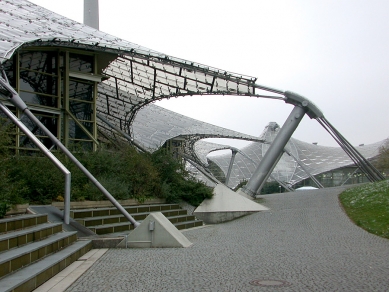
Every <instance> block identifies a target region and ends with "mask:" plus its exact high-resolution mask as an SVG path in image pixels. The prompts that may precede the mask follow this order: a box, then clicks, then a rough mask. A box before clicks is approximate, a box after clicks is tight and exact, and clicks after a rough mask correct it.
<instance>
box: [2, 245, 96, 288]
mask: <svg viewBox="0 0 389 292" xmlns="http://www.w3.org/2000/svg"><path fill="white" fill-rule="evenodd" d="M91 248H92V241H91V240H82V241H77V242H75V243H73V244H72V245H70V246H68V247H66V248H64V249H62V250H61V251H59V252H57V253H54V254H52V255H49V256H47V257H46V258H44V259H42V260H40V261H38V262H36V263H33V264H31V265H29V266H27V267H25V268H23V269H21V270H20V271H17V272H15V273H13V274H10V275H8V276H6V277H4V278H2V279H1V280H0V292H5V291H14V290H15V291H32V290H34V289H35V288H37V287H38V286H40V285H42V284H43V283H44V282H45V281H47V280H48V279H50V278H51V277H53V276H54V275H56V274H57V273H59V272H60V271H62V270H63V269H64V268H66V267H67V266H69V265H70V264H71V263H73V262H74V261H76V260H77V259H78V258H80V257H81V256H83V255H84V254H85V253H86V252H88V251H89V250H90V249H91Z"/></svg>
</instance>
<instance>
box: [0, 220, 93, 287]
mask: <svg viewBox="0 0 389 292" xmlns="http://www.w3.org/2000/svg"><path fill="white" fill-rule="evenodd" d="M91 248H92V242H91V241H90V240H82V241H77V232H62V224H61V223H49V222H48V221H47V215H45V214H44V215H20V216H15V217H12V218H6V219H0V291H1V292H2V291H32V290H34V289H35V288H37V287H38V286H40V285H41V284H43V283H44V282H45V281H47V280H48V279H50V278H51V277H53V276H54V275H55V274H57V273H59V272H60V271H61V270H63V269H64V268H66V267H67V266H69V265H70V264H71V263H73V262H74V261H76V260H77V259H78V258H80V257H81V256H83V255H84V254H85V253H86V252H88V251H89V250H90V249H91Z"/></svg>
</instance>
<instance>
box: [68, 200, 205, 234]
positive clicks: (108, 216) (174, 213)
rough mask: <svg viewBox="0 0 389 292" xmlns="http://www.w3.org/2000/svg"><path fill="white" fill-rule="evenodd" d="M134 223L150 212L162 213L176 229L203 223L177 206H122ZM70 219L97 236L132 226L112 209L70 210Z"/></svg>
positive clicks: (122, 230)
mask: <svg viewBox="0 0 389 292" xmlns="http://www.w3.org/2000/svg"><path fill="white" fill-rule="evenodd" d="M123 207H124V208H125V209H126V210H127V212H128V213H129V214H131V216H133V217H134V219H135V220H136V221H142V220H143V219H145V218H146V217H147V215H149V214H150V213H151V212H162V214H164V215H165V217H166V218H167V219H168V220H169V221H170V222H171V223H173V224H174V225H175V226H176V228H177V229H187V228H192V227H197V226H202V225H203V221H201V220H197V219H196V218H195V217H194V216H193V215H188V212H187V210H185V209H181V208H180V206H179V205H178V204H152V205H137V206H123ZM70 217H72V218H73V219H74V220H75V221H76V222H78V223H80V224H82V225H84V226H85V227H87V228H89V229H90V230H92V231H93V232H95V233H96V234H98V235H102V234H109V233H118V232H125V231H128V230H132V229H133V228H134V226H133V225H132V224H131V223H130V222H128V220H127V219H126V218H125V217H124V216H123V215H122V214H121V213H120V212H119V211H118V210H117V209H116V208H114V207H112V208H111V207H109V208H93V209H91V208H89V209H73V210H70Z"/></svg>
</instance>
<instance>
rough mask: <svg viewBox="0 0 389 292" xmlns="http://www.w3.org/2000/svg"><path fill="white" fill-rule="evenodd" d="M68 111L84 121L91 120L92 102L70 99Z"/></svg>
mask: <svg viewBox="0 0 389 292" xmlns="http://www.w3.org/2000/svg"><path fill="white" fill-rule="evenodd" d="M70 112H71V113H72V114H73V115H74V116H75V117H76V118H77V119H78V120H84V121H91V120H92V113H93V104H91V103H85V102H78V101H70Z"/></svg>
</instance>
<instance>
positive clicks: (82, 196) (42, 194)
mask: <svg viewBox="0 0 389 292" xmlns="http://www.w3.org/2000/svg"><path fill="white" fill-rule="evenodd" d="M5 134H6V131H3V132H1V131H0V141H3V143H0V189H1V190H3V191H2V192H1V194H0V201H1V202H5V203H7V204H10V205H12V204H17V203H22V202H30V203H35V204H49V203H51V202H52V201H53V200H57V198H59V197H61V196H62V197H63V195H64V184H65V180H64V175H63V173H62V172H61V171H59V170H58V169H57V168H56V167H55V166H54V164H53V163H52V162H51V161H50V160H49V159H48V158H47V157H44V156H42V154H40V153H35V154H33V155H31V156H24V157H21V156H15V155H10V153H9V152H7V151H6V150H5V149H9V148H7V147H8V146H9V143H10V141H9V140H7V141H6V140H1V135H5ZM4 141H6V142H4ZM3 146H4V147H3ZM1 149H2V150H1ZM55 155H56V157H57V158H58V159H59V160H60V161H61V162H62V163H63V164H64V165H65V167H66V168H67V169H68V170H69V171H70V172H71V200H72V201H83V200H104V199H105V196H104V195H103V194H102V193H101V192H100V190H98V189H97V187H96V186H95V185H94V184H93V183H92V182H90V181H89V180H88V178H87V177H86V176H85V175H84V173H82V172H81V171H80V170H79V169H78V168H77V167H76V166H75V165H74V164H73V163H72V162H71V161H70V160H69V159H67V158H66V157H65V156H64V155H63V154H61V153H56V154H55ZM74 155H75V156H76V157H77V159H79V161H80V162H81V163H82V164H83V165H84V166H85V167H86V168H87V169H88V170H89V171H90V172H91V173H92V174H93V176H94V177H96V178H97V180H98V181H99V182H100V183H101V184H102V185H103V186H104V187H105V188H106V189H107V190H108V192H110V193H111V194H112V195H113V196H114V197H115V198H116V199H129V198H134V199H137V200H138V201H139V202H143V201H145V200H147V199H148V198H156V197H157V198H165V199H166V200H167V201H168V202H177V201H179V200H181V199H183V200H186V201H188V202H189V203H191V204H193V205H196V206H197V205H198V204H200V203H201V202H202V200H203V199H204V198H209V197H211V196H212V190H211V189H210V188H208V187H206V186H205V185H204V184H202V183H201V182H198V181H195V180H194V179H193V178H191V176H190V175H189V173H188V172H187V171H186V170H185V168H184V166H183V164H182V163H180V162H179V161H177V160H175V159H174V158H173V157H172V156H171V155H170V154H168V153H166V152H165V151H164V150H159V151H156V152H155V153H153V154H149V153H139V152H138V151H137V150H136V149H135V148H134V147H131V146H129V145H122V146H121V147H120V149H110V150H107V149H101V150H99V151H96V152H84V151H79V152H77V153H75V154H74Z"/></svg>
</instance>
